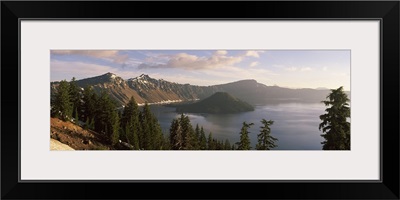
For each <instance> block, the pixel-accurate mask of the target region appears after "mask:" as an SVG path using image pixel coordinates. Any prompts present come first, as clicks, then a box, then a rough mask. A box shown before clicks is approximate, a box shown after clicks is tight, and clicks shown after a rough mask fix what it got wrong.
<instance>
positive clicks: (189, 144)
mask: <svg viewBox="0 0 400 200" xmlns="http://www.w3.org/2000/svg"><path fill="white" fill-rule="evenodd" d="M179 123H180V124H181V127H182V136H183V149H185V150H192V149H193V137H194V130H193V127H192V125H191V124H190V120H189V117H188V116H185V115H184V114H181V118H180V119H179Z"/></svg>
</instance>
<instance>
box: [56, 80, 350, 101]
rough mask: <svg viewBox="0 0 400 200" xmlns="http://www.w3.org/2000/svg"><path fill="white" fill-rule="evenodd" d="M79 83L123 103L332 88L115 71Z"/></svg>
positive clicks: (253, 97)
mask: <svg viewBox="0 0 400 200" xmlns="http://www.w3.org/2000/svg"><path fill="white" fill-rule="evenodd" d="M76 83H77V85H78V86H80V87H82V88H85V87H86V86H90V87H92V88H93V89H94V90H95V91H96V92H100V91H101V90H106V91H108V92H109V94H110V95H111V96H112V97H113V98H114V99H115V100H116V101H117V103H118V104H120V105H125V104H126V103H127V102H128V101H129V99H130V97H131V96H133V97H134V98H135V100H136V102H138V103H140V104H142V103H145V102H146V101H147V102H148V103H168V102H186V101H193V100H202V99H205V98H207V97H210V96H211V95H213V94H214V93H217V92H227V93H229V94H230V95H232V96H234V97H236V98H239V99H241V100H243V101H245V102H248V103H249V104H252V105H256V104H266V103H282V102H320V101H322V100H325V98H326V96H327V95H328V94H329V92H330V90H316V89H289V88H283V87H278V86H266V85H264V84H261V83H258V82H257V81H256V80H252V79H250V80H240V81H236V82H232V83H226V84H220V85H213V86H197V85H190V84H179V83H174V82H169V81H166V80H163V79H154V78H151V77H149V76H148V75H145V74H142V75H140V76H138V77H135V78H130V79H128V80H124V79H122V78H121V77H119V76H117V75H115V74H113V73H106V74H103V75H101V76H96V77H91V78H86V79H81V80H77V81H76ZM58 84H59V82H51V84H50V87H51V93H52V94H54V92H55V91H56V90H57V86H58ZM348 95H349V93H348ZM349 98H350V96H349Z"/></svg>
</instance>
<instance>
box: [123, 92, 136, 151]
mask: <svg viewBox="0 0 400 200" xmlns="http://www.w3.org/2000/svg"><path fill="white" fill-rule="evenodd" d="M139 115H140V113H139V107H138V105H137V103H136V101H135V99H134V98H133V97H131V99H130V100H129V102H128V104H127V105H126V106H125V107H124V110H123V113H122V116H121V127H125V128H124V129H125V134H124V135H123V137H122V138H121V140H124V141H128V143H130V144H131V145H133V146H134V147H135V149H140V145H139V144H140V142H139V132H140V123H139Z"/></svg>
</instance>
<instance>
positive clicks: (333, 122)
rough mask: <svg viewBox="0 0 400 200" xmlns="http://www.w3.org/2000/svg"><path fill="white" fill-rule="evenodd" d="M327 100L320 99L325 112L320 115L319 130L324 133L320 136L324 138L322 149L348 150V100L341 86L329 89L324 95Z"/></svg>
mask: <svg viewBox="0 0 400 200" xmlns="http://www.w3.org/2000/svg"><path fill="white" fill-rule="evenodd" d="M326 98H327V99H328V100H325V101H322V103H324V104H325V106H330V107H328V108H327V109H325V111H326V113H325V114H323V115H321V116H320V119H321V120H322V123H321V124H320V125H319V130H321V129H322V131H323V132H324V133H325V134H322V135H321V136H322V137H323V138H324V139H325V141H323V142H322V143H321V144H323V147H322V149H323V150H350V122H348V121H347V120H348V119H350V108H349V104H348V102H349V101H350V100H349V98H348V97H347V94H346V93H344V92H343V87H339V88H338V89H336V90H335V89H333V90H331V93H330V94H329V95H328V96H327V97H326Z"/></svg>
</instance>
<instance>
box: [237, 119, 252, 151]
mask: <svg viewBox="0 0 400 200" xmlns="http://www.w3.org/2000/svg"><path fill="white" fill-rule="evenodd" d="M252 125H254V123H250V124H247V123H246V122H243V126H242V129H241V131H240V142H239V145H238V150H250V149H251V146H250V138H249V131H248V129H249V128H250V126H252Z"/></svg>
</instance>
